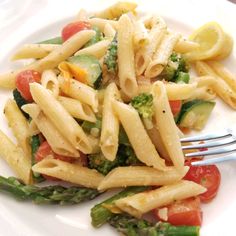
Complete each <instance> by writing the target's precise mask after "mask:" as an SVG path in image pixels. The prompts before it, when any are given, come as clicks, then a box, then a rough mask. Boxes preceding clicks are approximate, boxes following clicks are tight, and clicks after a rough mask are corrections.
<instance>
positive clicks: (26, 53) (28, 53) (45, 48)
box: [11, 44, 61, 61]
mask: <svg viewBox="0 0 236 236" xmlns="http://www.w3.org/2000/svg"><path fill="white" fill-rule="evenodd" d="M60 46H61V45H57V44H25V45H23V46H22V47H21V48H20V49H18V51H16V53H15V54H14V55H13V56H12V58H11V60H12V61H15V60H20V59H27V58H36V59H41V58H44V57H46V56H47V55H48V54H49V53H50V52H52V51H53V50H55V49H57V48H59V47H60Z"/></svg>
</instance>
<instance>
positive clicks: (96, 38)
mask: <svg viewBox="0 0 236 236" xmlns="http://www.w3.org/2000/svg"><path fill="white" fill-rule="evenodd" d="M93 30H94V31H95V32H96V34H95V35H94V36H93V37H92V38H91V39H90V40H89V41H88V42H87V43H86V44H85V46H84V47H89V46H91V45H93V44H95V43H97V42H99V41H101V40H102V39H103V34H102V32H101V30H100V29H99V28H98V27H96V26H94V27H93Z"/></svg>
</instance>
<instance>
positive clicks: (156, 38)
mask: <svg viewBox="0 0 236 236" xmlns="http://www.w3.org/2000/svg"><path fill="white" fill-rule="evenodd" d="M165 33H166V27H164V26H163V25H157V26H155V27H154V28H152V29H151V31H150V33H149V35H148V41H149V43H148V44H146V45H145V46H144V47H141V48H140V49H139V50H138V51H137V53H136V55H135V68H136V74H137V75H138V76H140V75H142V74H143V73H144V72H145V70H146V68H147V66H148V65H149V64H150V62H151V60H152V57H153V54H154V52H155V51H156V49H157V47H158V46H159V44H160V43H161V40H162V38H163V37H164V35H165Z"/></svg>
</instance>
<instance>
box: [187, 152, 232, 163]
mask: <svg viewBox="0 0 236 236" xmlns="http://www.w3.org/2000/svg"><path fill="white" fill-rule="evenodd" d="M231 160H236V154H235V153H231V154H229V155H227V156H221V157H214V158H210V159H205V160H201V161H194V162H192V163H191V165H192V166H205V165H213V164H217V163H220V162H225V161H231Z"/></svg>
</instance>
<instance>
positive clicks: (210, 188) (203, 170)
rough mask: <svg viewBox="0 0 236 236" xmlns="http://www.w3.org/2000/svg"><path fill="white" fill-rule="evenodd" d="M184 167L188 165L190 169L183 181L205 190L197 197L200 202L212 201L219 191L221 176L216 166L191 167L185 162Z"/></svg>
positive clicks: (189, 163)
mask: <svg viewBox="0 0 236 236" xmlns="http://www.w3.org/2000/svg"><path fill="white" fill-rule="evenodd" d="M186 165H189V166H190V168H189V171H188V172H187V174H186V175H185V177H184V179H186V180H191V181H194V182H195V183H198V184H200V185H202V186H203V187H205V188H206V189H207V191H206V192H205V193H202V194H201V195H200V196H199V197H200V200H201V201H202V202H209V201H210V200H212V199H213V198H214V197H215V196H216V194H217V192H218V190H219V186H220V181H221V174H220V171H219V169H218V168H217V166H216V165H207V166H192V165H191V162H190V161H189V162H186Z"/></svg>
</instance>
